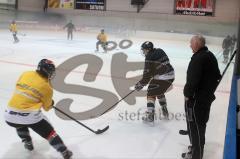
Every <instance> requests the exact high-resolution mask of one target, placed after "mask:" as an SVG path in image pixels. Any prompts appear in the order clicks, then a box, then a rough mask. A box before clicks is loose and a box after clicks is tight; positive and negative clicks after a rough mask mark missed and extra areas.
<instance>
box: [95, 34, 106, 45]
mask: <svg viewBox="0 0 240 159" xmlns="http://www.w3.org/2000/svg"><path fill="white" fill-rule="evenodd" d="M97 39H98V40H99V41H101V42H104V43H105V42H107V35H106V34H102V33H100V34H98V36H97Z"/></svg>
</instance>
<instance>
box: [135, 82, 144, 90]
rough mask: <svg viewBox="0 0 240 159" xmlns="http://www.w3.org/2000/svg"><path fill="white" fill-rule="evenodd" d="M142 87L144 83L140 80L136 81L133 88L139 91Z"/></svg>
mask: <svg viewBox="0 0 240 159" xmlns="http://www.w3.org/2000/svg"><path fill="white" fill-rule="evenodd" d="M143 87H144V85H143V84H141V83H140V82H138V83H137V84H136V85H135V90H137V91H140V90H141V89H142V88H143Z"/></svg>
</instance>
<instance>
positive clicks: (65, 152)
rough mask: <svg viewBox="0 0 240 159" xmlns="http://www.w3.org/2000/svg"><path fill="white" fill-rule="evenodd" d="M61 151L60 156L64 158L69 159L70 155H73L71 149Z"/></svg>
mask: <svg viewBox="0 0 240 159" xmlns="http://www.w3.org/2000/svg"><path fill="white" fill-rule="evenodd" d="M61 153H62V156H63V158H64V159H71V157H72V155H73V153H72V151H69V150H65V151H63V152H61Z"/></svg>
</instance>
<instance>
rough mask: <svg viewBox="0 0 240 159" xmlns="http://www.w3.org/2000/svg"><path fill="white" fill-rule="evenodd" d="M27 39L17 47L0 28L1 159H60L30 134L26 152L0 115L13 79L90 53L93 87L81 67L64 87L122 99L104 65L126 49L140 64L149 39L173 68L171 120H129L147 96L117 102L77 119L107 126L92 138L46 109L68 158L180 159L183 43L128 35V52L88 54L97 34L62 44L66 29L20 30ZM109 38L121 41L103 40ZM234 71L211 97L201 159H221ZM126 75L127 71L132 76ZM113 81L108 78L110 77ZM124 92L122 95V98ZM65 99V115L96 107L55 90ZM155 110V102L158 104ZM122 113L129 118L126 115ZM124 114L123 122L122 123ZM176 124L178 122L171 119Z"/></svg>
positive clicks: (182, 149)
mask: <svg viewBox="0 0 240 159" xmlns="http://www.w3.org/2000/svg"><path fill="white" fill-rule="evenodd" d="M25 33H26V34H27V35H26V36H20V35H19V38H20V42H19V43H17V44H13V39H12V35H11V34H10V33H9V31H8V30H0V74H1V80H0V81H1V82H0V83H1V84H0V91H1V93H0V105H1V107H0V114H1V120H0V128H1V131H0V141H1V146H0V158H1V159H6V158H14V159H15V158H19V159H26V158H27V159H38V158H39V159H40V158H41V159H53V158H60V157H61V156H60V154H59V153H57V152H56V151H55V150H54V149H53V148H52V147H51V146H50V145H49V144H48V142H47V141H46V140H44V139H42V138H41V137H39V136H38V135H37V134H36V133H35V132H33V131H31V135H32V138H33V143H34V146H35V150H34V151H33V152H31V153H30V152H28V151H26V150H25V149H24V147H23V144H22V143H21V141H20V139H19V138H18V136H17V134H16V132H15V130H14V129H13V128H12V127H9V126H8V125H7V124H6V123H5V121H4V118H3V112H4V108H5V107H6V105H7V103H8V100H9V99H10V97H11V95H12V93H13V91H14V87H15V82H16V80H17V79H18V77H19V75H20V74H21V73H22V72H23V71H27V70H34V69H36V65H37V63H38V62H39V60H40V59H42V58H49V59H52V60H53V61H54V62H55V63H56V65H59V64H61V63H62V62H64V61H65V60H67V59H69V58H70V57H73V56H75V55H79V54H84V53H89V54H93V55H95V56H98V57H100V58H101V59H102V60H103V61H104V64H103V68H102V69H101V71H100V75H99V76H98V77H97V78H96V81H94V82H86V81H84V80H83V75H84V70H85V69H86V66H85V65H84V66H80V67H78V68H77V69H75V70H77V71H76V72H73V73H71V74H70V75H69V76H68V78H67V79H66V82H68V83H72V84H76V85H78V84H80V83H81V84H83V85H86V86H89V87H92V88H99V89H102V90H107V91H110V92H112V93H114V94H116V95H117V96H118V97H119V99H120V98H121V97H120V96H119V95H118V94H117V92H116V90H115V89H114V87H113V84H112V80H111V74H110V66H111V60H112V56H113V55H114V54H115V53H117V52H120V51H121V52H124V53H126V54H127V56H128V61H141V62H142V61H143V60H144V58H143V56H142V55H141V54H140V53H139V50H140V45H141V43H142V42H144V41H146V40H150V41H153V42H154V44H155V46H156V47H161V48H162V49H163V50H164V51H165V52H166V53H167V54H168V56H169V58H170V60H171V63H172V64H173V66H174V68H175V71H176V80H175V81H174V88H173V90H171V91H170V92H169V93H167V94H166V97H167V102H168V109H169V112H171V114H175V115H176V114H177V113H179V114H180V115H181V116H179V117H177V118H174V119H171V120H169V121H168V120H158V121H156V123H155V126H154V127H149V126H146V125H144V124H143V123H142V122H141V120H140V119H138V118H136V117H135V118H134V120H130V117H129V114H130V113H137V111H138V110H139V109H140V108H143V109H145V108H146V98H145V97H138V98H137V102H136V104H135V105H128V104H127V103H126V102H124V101H122V102H120V103H119V104H118V105H117V107H116V108H115V109H113V110H111V111H110V112H108V113H106V114H105V115H103V116H101V117H99V118H96V119H91V120H84V121H81V122H83V123H84V124H86V125H87V126H89V127H91V128H93V129H94V130H97V129H101V128H103V127H105V126H107V125H109V126H110V129H109V130H108V131H106V132H105V133H104V134H101V135H95V134H93V133H92V132H90V131H88V130H86V129H85V128H83V127H82V126H80V125H78V124H77V123H75V122H74V121H71V120H67V121H65V120H62V119H61V118H59V117H57V116H56V114H55V111H54V110H51V111H49V112H44V114H45V115H46V116H47V117H48V119H49V120H50V122H51V123H52V125H53V126H54V128H55V129H56V131H57V133H58V134H59V135H60V136H61V137H62V139H63V141H64V142H65V144H66V145H67V146H68V148H69V149H70V150H72V151H73V154H74V156H73V158H74V159H78V158H79V159H80V158H84V159H85V158H89V159H90V158H94V159H100V158H101V159H117V158H125V159H127V158H144V159H178V158H181V153H182V152H185V151H186V150H187V145H188V144H189V140H188V137H187V136H181V135H179V134H178V131H179V129H185V128H186V122H185V119H184V116H183V114H184V101H183V99H184V98H183V94H182V91H183V86H184V84H185V77H186V69H187V66H188V63H189V60H190V57H191V55H192V53H191V50H190V48H189V41H180V40H178V41H177V40H165V39H164V38H159V39H156V38H153V39H151V38H149V39H146V38H137V37H132V38H131V40H132V41H133V46H132V47H131V48H129V49H126V50H122V49H119V48H118V49H117V50H114V51H111V52H109V53H107V54H105V53H94V50H95V42H96V38H95V37H96V34H93V33H83V32H77V33H75V35H74V40H73V41H68V40H66V33H65V32H64V31H58V32H56V31H36V30H35V31H34V30H32V31H26V32H25ZM109 38H110V39H111V38H112V40H116V41H118V42H119V41H120V40H121V38H117V37H114V36H112V37H111V35H109ZM208 47H209V49H210V50H211V51H213V52H214V53H218V52H219V50H221V48H220V46H218V45H208ZM232 66H233V65H231V66H230V68H229V70H228V71H227V73H226V75H225V77H224V79H223V81H222V82H221V84H220V86H219V87H218V89H217V92H216V100H215V101H214V102H213V104H212V108H211V114H210V119H209V122H208V124H207V132H206V144H205V154H204V158H205V159H220V158H222V155H223V147H224V138H225V128H226V119H227V109H228V102H229V94H230V93H229V92H230V85H231V77H232ZM219 67H220V69H221V71H223V69H224V67H225V65H223V64H222V61H221V59H219ZM136 74H141V71H138V72H132V75H136ZM130 75H131V74H130ZM112 78H114V77H112ZM127 93H128V92H126V94H127ZM63 98H72V99H74V102H73V104H72V106H71V110H72V111H75V112H78V111H80V110H81V111H82V110H87V109H90V108H93V107H94V106H96V105H97V104H98V102H100V101H99V100H96V99H95V98H94V97H87V96H82V95H76V94H64V93H60V92H57V91H55V94H54V99H55V101H56V102H58V101H59V100H61V99H63ZM156 108H157V109H160V108H159V105H158V104H157V107H156ZM126 112H127V114H126ZM122 117H123V118H122ZM177 119H178V120H177Z"/></svg>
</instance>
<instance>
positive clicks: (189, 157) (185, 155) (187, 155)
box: [182, 145, 192, 159]
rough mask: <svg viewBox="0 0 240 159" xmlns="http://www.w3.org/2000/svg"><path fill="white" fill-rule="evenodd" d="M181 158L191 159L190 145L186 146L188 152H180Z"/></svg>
mask: <svg viewBox="0 0 240 159" xmlns="http://www.w3.org/2000/svg"><path fill="white" fill-rule="evenodd" d="M182 158H183V159H192V146H191V145H190V146H188V152H185V153H182Z"/></svg>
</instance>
